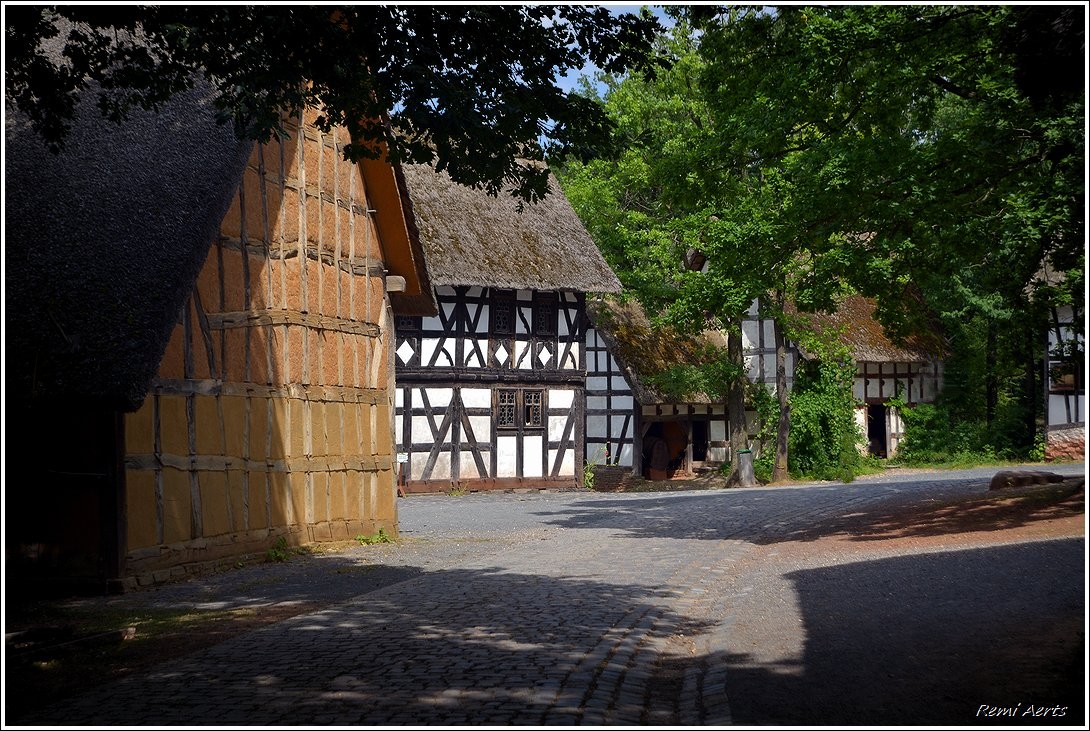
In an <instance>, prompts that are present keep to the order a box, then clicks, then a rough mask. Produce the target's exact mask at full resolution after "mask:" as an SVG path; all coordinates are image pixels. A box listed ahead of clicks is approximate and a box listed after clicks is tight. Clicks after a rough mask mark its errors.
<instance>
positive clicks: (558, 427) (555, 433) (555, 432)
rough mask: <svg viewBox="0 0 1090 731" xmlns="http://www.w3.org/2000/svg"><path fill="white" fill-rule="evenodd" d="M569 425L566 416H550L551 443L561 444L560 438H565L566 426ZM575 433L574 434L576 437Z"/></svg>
mask: <svg viewBox="0 0 1090 731" xmlns="http://www.w3.org/2000/svg"><path fill="white" fill-rule="evenodd" d="M567 423H568V417H566V416H550V417H549V441H550V442H559V441H560V438H561V437H563V436H564V425H565V424H567ZM574 433H575V432H574V431H573V432H572V434H573V435H574Z"/></svg>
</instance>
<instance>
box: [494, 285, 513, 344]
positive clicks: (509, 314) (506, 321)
mask: <svg viewBox="0 0 1090 731" xmlns="http://www.w3.org/2000/svg"><path fill="white" fill-rule="evenodd" d="M514 309H515V302H514V298H513V297H512V296H511V294H510V293H507V292H504V293H500V294H497V295H496V296H495V297H493V298H492V332H494V333H496V334H497V335H511V334H512V333H514V331H515V323H514Z"/></svg>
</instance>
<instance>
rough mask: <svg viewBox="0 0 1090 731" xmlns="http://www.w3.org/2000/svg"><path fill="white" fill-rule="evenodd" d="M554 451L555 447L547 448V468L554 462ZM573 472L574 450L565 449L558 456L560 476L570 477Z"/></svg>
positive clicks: (550, 467)
mask: <svg viewBox="0 0 1090 731" xmlns="http://www.w3.org/2000/svg"><path fill="white" fill-rule="evenodd" d="M556 452H557V450H555V449H550V450H549V469H550V470H551V469H552V466H553V465H554V464H556ZM574 474H575V452H574V451H573V450H571V449H565V450H564V453H563V455H562V456H561V457H560V473H559V476H560V477H571V476H572V475H574Z"/></svg>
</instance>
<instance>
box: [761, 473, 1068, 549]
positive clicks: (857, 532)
mask: <svg viewBox="0 0 1090 731" xmlns="http://www.w3.org/2000/svg"><path fill="white" fill-rule="evenodd" d="M1085 503H1086V493H1085V488H1084V480H1083V478H1076V479H1071V480H1067V481H1065V482H1063V483H1059V484H1051V485H1037V486H1033V487H1030V488H1022V489H1018V490H1004V491H1000V492H988V493H985V494H983V495H978V494H973V495H967V496H962V497H959V498H947V499H945V500H943V499H938V500H927V501H924V502H917V503H913V504H911V505H908V506H905V505H903V504H897V505H892V506H891V505H883V504H879V505H875V506H867V507H862V508H860V509H859V510H857V511H852V512H848V513H845V514H843V515H839V516H836V517H833V518H829V519H826V520H822V521H818V522H816V523H814V524H812V525H803V526H798V527H797V528H795V529H793V530H789V531H785V532H783V533H782V534H780V535H773V536H767V537H763V538H760V539H758V541H757V542H759V543H780V542H783V541H813V540H818V539H821V538H828V537H834V538H840V539H844V540H851V541H883V540H889V539H894V538H913V537H925V536H942V535H948V534H953V533H970V532H976V531H999V530H1007V529H1016V528H1022V527H1026V526H1031V525H1033V524H1035V523H1040V522H1043V521H1050V520H1057V519H1062V518H1074V517H1078V516H1082V515H1084V514H1085V512H1086V504H1085Z"/></svg>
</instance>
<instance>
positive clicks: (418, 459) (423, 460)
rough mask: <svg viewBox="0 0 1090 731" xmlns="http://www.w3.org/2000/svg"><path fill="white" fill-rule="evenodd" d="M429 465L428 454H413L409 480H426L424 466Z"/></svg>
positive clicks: (410, 461)
mask: <svg viewBox="0 0 1090 731" xmlns="http://www.w3.org/2000/svg"><path fill="white" fill-rule="evenodd" d="M427 463H428V453H427V452H413V453H412V454H411V455H409V479H410V480H422V479H424V466H425V465H426V464H427Z"/></svg>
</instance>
